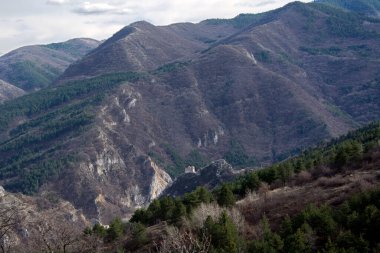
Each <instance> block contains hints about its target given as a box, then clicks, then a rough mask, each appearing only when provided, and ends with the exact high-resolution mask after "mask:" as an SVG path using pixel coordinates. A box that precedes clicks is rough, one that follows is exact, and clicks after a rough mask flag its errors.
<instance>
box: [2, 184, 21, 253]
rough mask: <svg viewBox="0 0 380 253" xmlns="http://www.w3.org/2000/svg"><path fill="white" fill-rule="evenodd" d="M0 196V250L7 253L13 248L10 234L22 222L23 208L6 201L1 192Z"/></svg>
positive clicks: (16, 203) (14, 202) (12, 201)
mask: <svg viewBox="0 0 380 253" xmlns="http://www.w3.org/2000/svg"><path fill="white" fill-rule="evenodd" d="M2 192H3V193H2V195H1V196H0V249H1V252H2V253H6V252H9V251H10V250H11V248H12V247H13V246H14V243H13V239H14V238H13V236H12V232H13V231H14V230H15V229H16V228H17V227H18V226H20V225H21V224H22V222H23V221H24V215H23V210H25V207H24V206H23V205H22V204H20V203H18V202H16V201H14V200H10V201H9V200H7V199H8V198H7V195H6V194H5V193H4V191H2Z"/></svg>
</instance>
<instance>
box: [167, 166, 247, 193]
mask: <svg viewBox="0 0 380 253" xmlns="http://www.w3.org/2000/svg"><path fill="white" fill-rule="evenodd" d="M242 173H244V170H241V171H236V170H234V169H233V168H232V166H231V165H230V164H228V163H227V162H226V161H225V160H223V159H221V160H218V161H214V162H212V163H211V164H210V165H208V166H206V167H204V168H202V169H201V170H199V171H198V172H197V173H196V174H194V173H186V174H183V175H181V176H179V177H178V178H176V179H175V180H174V182H173V183H172V184H171V185H170V186H169V187H168V188H167V189H166V190H165V191H164V192H163V195H170V196H182V195H184V194H185V193H187V192H191V191H194V190H195V189H196V188H197V187H198V186H203V187H206V188H208V189H209V190H212V189H214V188H215V187H216V186H218V185H220V184H221V183H224V182H228V181H232V180H233V179H235V178H236V177H237V176H239V175H241V174H242Z"/></svg>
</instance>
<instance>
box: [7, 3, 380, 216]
mask: <svg viewBox="0 0 380 253" xmlns="http://www.w3.org/2000/svg"><path fill="white" fill-rule="evenodd" d="M379 29H380V23H379V22H377V21H376V20H374V19H372V18H368V17H366V16H358V15H356V14H354V13H350V12H345V11H342V10H339V9H337V8H333V7H330V6H328V5H322V4H315V3H312V4H303V3H299V2H297V3H292V4H289V5H287V6H285V7H283V8H281V9H278V10H274V11H271V12H268V13H264V14H259V15H240V16H238V17H237V18H235V19H233V20H223V19H222V20H218V19H216V20H215V19H214V20H207V21H204V22H201V23H199V24H190V23H184V24H174V25H170V26H164V27H156V26H154V25H151V24H149V23H147V22H138V23H134V24H131V25H130V26H127V27H125V28H124V29H122V30H121V31H120V32H118V33H116V34H115V35H114V36H113V37H111V38H110V39H109V40H107V41H105V42H104V43H103V44H102V45H100V46H99V47H98V48H96V49H95V50H93V51H92V52H90V53H89V54H88V55H86V56H85V57H84V58H83V59H81V60H79V61H78V62H76V63H74V64H72V65H71V66H70V67H69V68H68V69H67V70H66V71H65V73H64V74H63V75H62V76H61V77H60V78H59V81H58V82H57V86H55V87H50V88H47V89H43V90H41V91H39V92H35V93H33V94H29V95H25V96H23V97H21V98H17V99H15V100H12V101H11V102H9V103H6V104H5V105H3V106H0V130H1V131H0V157H1V159H0V184H2V185H4V187H5V188H6V189H7V190H10V191H15V192H18V191H22V192H24V193H34V192H41V191H47V190H51V191H55V192H58V193H59V196H61V197H63V198H65V199H67V200H70V201H71V202H72V203H73V204H74V205H75V206H76V207H80V208H82V209H83V210H84V212H85V214H86V215H87V216H88V217H92V218H99V219H108V218H110V217H111V216H115V215H122V214H130V213H131V211H133V209H134V208H136V207H139V206H142V205H144V204H146V203H148V202H149V201H151V200H152V199H153V198H155V197H157V196H158V195H159V194H160V193H161V192H162V191H163V190H164V189H165V188H166V187H167V185H169V184H170V182H171V180H172V179H171V178H170V177H169V176H168V174H167V173H169V174H170V175H171V176H172V177H175V176H176V175H178V174H179V173H181V172H183V170H184V168H185V166H187V165H196V166H197V167H201V166H203V165H204V164H205V163H206V162H207V161H210V160H215V159H219V158H225V159H226V160H227V161H228V162H229V163H231V164H232V165H233V166H235V167H236V166H241V167H246V166H247V167H248V166H250V167H252V166H260V165H262V164H267V163H272V162H273V161H276V160H281V159H284V158H287V157H289V156H290V155H292V154H295V153H297V152H299V151H300V150H301V149H302V148H305V147H309V146H311V145H315V144H316V143H319V142H321V141H323V140H325V139H329V138H331V137H336V136H339V135H341V134H343V133H346V132H347V131H349V130H351V129H354V128H356V127H357V126H359V125H361V124H363V123H367V122H370V121H372V120H377V119H379V118H380V85H379V82H380V75H379V59H380V48H379V47H380V43H379V39H380V34H379V31H380V30H379Z"/></svg>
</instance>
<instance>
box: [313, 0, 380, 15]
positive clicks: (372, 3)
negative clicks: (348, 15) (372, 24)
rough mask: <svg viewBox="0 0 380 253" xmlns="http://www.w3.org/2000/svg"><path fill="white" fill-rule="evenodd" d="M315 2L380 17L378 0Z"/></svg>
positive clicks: (317, 0)
mask: <svg viewBox="0 0 380 253" xmlns="http://www.w3.org/2000/svg"><path fill="white" fill-rule="evenodd" d="M315 2H317V3H324V4H329V5H332V6H335V7H339V8H343V9H346V10H350V11H354V12H357V13H360V14H365V15H368V16H372V17H377V18H379V17H380V1H379V0H315Z"/></svg>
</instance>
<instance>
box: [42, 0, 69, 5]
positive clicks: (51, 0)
mask: <svg viewBox="0 0 380 253" xmlns="http://www.w3.org/2000/svg"><path fill="white" fill-rule="evenodd" d="M65 3H67V0H47V1H46V4H49V5H62V4H65Z"/></svg>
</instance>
